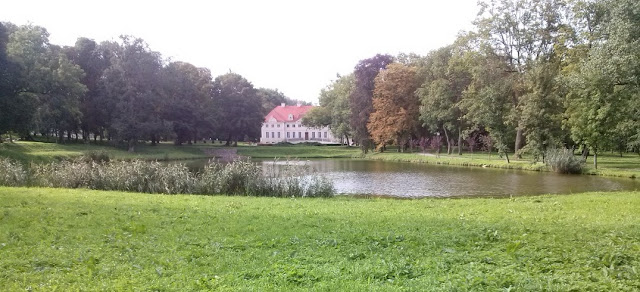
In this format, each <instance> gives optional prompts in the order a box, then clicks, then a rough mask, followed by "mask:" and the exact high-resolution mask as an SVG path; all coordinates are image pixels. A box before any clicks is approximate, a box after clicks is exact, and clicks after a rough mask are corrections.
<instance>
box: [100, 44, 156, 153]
mask: <svg viewBox="0 0 640 292" xmlns="http://www.w3.org/2000/svg"><path fill="white" fill-rule="evenodd" d="M120 40H121V44H117V45H115V44H114V46H113V48H112V49H113V50H114V51H115V52H114V54H113V57H112V60H111V61H112V64H111V66H110V67H109V68H107V69H106V70H105V72H104V76H103V78H102V79H101V85H100V86H101V87H102V89H101V90H102V91H103V95H104V98H105V99H107V100H112V101H113V102H114V103H115V109H116V110H115V111H114V113H113V114H114V116H113V119H112V124H111V127H110V130H111V131H112V132H114V134H115V135H116V137H117V138H118V140H120V141H126V143H127V146H128V150H129V151H130V152H134V151H135V146H136V144H137V142H138V140H142V139H149V140H151V142H152V144H155V143H156V142H158V141H159V139H160V137H162V136H163V135H166V134H167V131H168V125H167V124H166V122H165V121H164V120H163V119H162V118H161V113H162V112H161V111H162V99H163V93H162V90H161V89H162V86H161V70H162V59H161V56H160V53H158V52H154V51H151V50H150V49H149V47H148V45H147V44H146V43H145V42H144V41H143V40H142V39H140V38H133V37H129V36H121V37H120Z"/></svg>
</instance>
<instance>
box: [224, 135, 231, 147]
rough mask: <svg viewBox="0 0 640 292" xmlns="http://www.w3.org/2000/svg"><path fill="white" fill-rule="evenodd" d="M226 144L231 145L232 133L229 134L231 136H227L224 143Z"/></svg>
mask: <svg viewBox="0 0 640 292" xmlns="http://www.w3.org/2000/svg"><path fill="white" fill-rule="evenodd" d="M224 146H231V134H229V136H228V137H227V142H226V143H225V144H224Z"/></svg>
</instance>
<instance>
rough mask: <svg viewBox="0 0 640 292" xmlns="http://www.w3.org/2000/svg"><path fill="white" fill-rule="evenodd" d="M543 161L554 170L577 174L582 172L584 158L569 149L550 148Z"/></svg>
mask: <svg viewBox="0 0 640 292" xmlns="http://www.w3.org/2000/svg"><path fill="white" fill-rule="evenodd" d="M545 163H546V164H547V165H548V166H549V167H551V169H552V170H553V171H555V172H559V173H574V174H578V173H582V164H583V163H584V160H583V159H581V158H579V157H577V156H575V155H574V154H573V151H571V150H569V149H551V150H548V151H547V154H546V159H545Z"/></svg>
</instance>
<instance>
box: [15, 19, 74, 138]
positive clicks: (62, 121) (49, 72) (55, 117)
mask: <svg viewBox="0 0 640 292" xmlns="http://www.w3.org/2000/svg"><path fill="white" fill-rule="evenodd" d="M48 36H49V33H48V32H47V31H46V29H44V28H42V27H39V26H32V25H25V26H20V27H17V28H16V29H15V31H14V32H13V33H12V34H11V35H10V39H9V44H8V46H7V53H8V56H9V57H10V58H11V59H12V60H13V61H14V62H15V63H16V64H18V66H19V68H20V74H19V77H18V78H19V81H18V84H19V89H18V97H17V99H16V101H17V102H16V103H14V105H15V104H19V105H21V106H22V108H18V107H16V109H17V110H18V111H19V114H20V115H24V116H25V117H23V118H22V121H21V122H23V124H22V127H20V130H21V131H22V132H23V135H28V134H29V133H28V132H29V130H30V127H29V126H30V125H32V121H34V119H35V124H36V128H37V129H38V130H39V131H40V132H46V133H49V132H51V131H56V132H57V133H58V135H57V136H58V142H62V139H63V132H64V131H67V133H71V131H73V130H75V127H76V126H77V124H78V122H79V120H80V117H81V115H82V114H81V112H80V110H79V99H80V97H81V96H82V95H83V94H84V93H85V91H86V87H85V86H84V85H83V84H82V83H81V79H82V77H83V75H84V72H83V71H82V69H81V68H80V67H78V66H76V65H75V64H73V63H72V62H71V61H69V59H68V58H67V57H66V55H65V54H63V53H62V51H61V50H60V48H59V47H57V46H53V45H50V44H49V39H48ZM35 104H37V105H38V106H37V109H36V108H34V105H35ZM31 117H34V119H32V118H31ZM16 126H17V124H16ZM69 136H70V134H69Z"/></svg>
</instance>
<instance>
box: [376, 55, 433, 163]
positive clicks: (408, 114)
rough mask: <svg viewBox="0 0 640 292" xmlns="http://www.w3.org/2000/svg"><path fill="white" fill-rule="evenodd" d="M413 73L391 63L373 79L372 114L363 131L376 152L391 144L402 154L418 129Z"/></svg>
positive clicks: (413, 68) (417, 80)
mask: <svg viewBox="0 0 640 292" xmlns="http://www.w3.org/2000/svg"><path fill="white" fill-rule="evenodd" d="M416 72H417V70H416V68H415V67H408V66H405V65H403V64H400V63H391V64H389V65H387V68H386V69H385V70H382V71H381V72H380V73H379V74H378V76H377V77H376V78H375V89H374V92H373V112H372V113H371V117H370V120H369V123H368V124H367V129H368V131H369V133H371V138H372V139H373V141H374V143H375V144H376V145H377V148H378V149H380V150H383V149H384V147H385V145H386V144H387V143H390V142H391V143H393V142H395V144H396V145H398V151H403V150H404V147H405V145H406V144H407V142H408V141H409V139H410V138H411V135H412V134H414V133H415V132H416V130H417V128H418V126H419V122H418V117H419V101H418V97H417V96H416V94H415V91H416V89H417V88H418V86H419V84H420V82H419V79H418V78H417V74H416Z"/></svg>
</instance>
